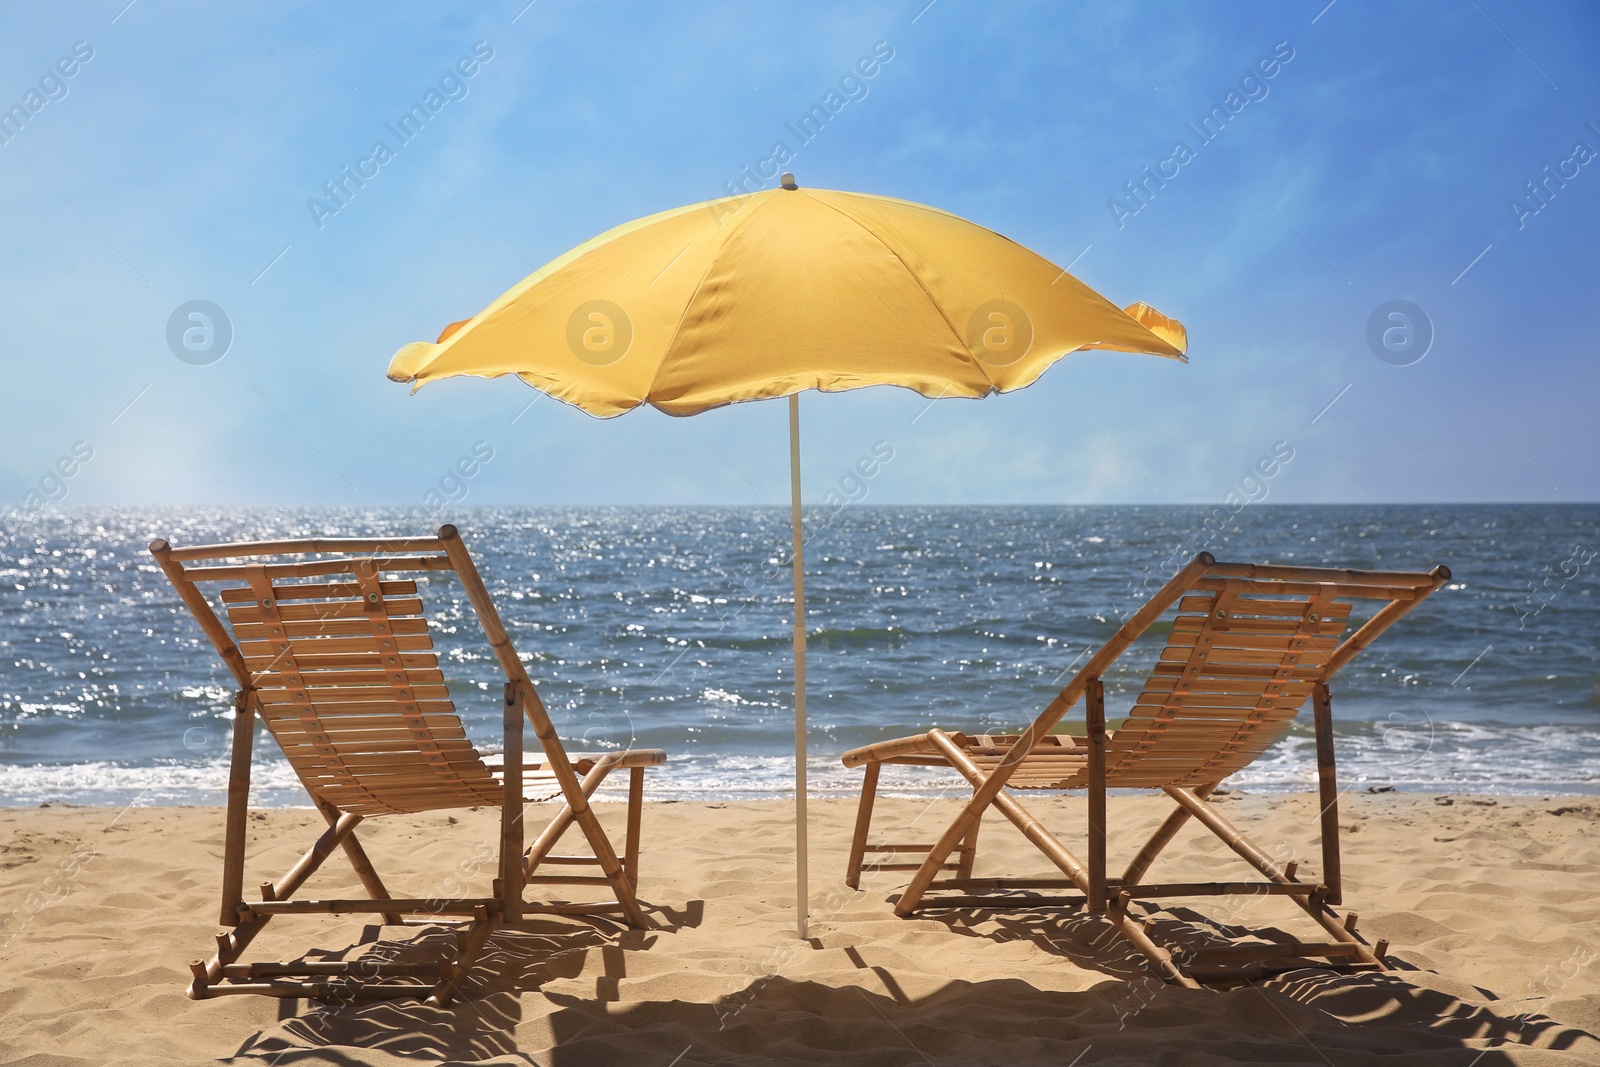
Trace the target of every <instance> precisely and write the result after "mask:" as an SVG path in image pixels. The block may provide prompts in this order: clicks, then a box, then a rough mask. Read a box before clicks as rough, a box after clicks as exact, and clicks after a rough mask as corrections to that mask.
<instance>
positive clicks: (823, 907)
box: [0, 793, 1600, 1067]
mask: <svg viewBox="0 0 1600 1067" xmlns="http://www.w3.org/2000/svg"><path fill="white" fill-rule="evenodd" d="M1032 803H1033V806H1034V808H1035V810H1036V811H1037V812H1038V813H1039V814H1040V815H1041V817H1045V818H1047V819H1049V820H1050V821H1051V823H1052V825H1054V826H1055V827H1056V828H1057V829H1058V832H1061V833H1062V834H1063V836H1064V838H1065V839H1066V840H1067V841H1068V843H1069V845H1070V844H1071V843H1072V842H1073V840H1074V839H1075V836H1076V834H1077V832H1078V828H1079V827H1081V825H1082V818H1083V815H1084V807H1083V801H1082V800H1081V799H1069V798H1042V799H1040V798H1036V799H1035V800H1034V801H1033V802H1032ZM1220 803H1222V804H1224V805H1225V806H1226V811H1227V813H1228V815H1229V816H1230V817H1231V818H1233V819H1234V820H1235V821H1236V822H1238V823H1239V824H1240V825H1241V826H1242V827H1244V828H1245V829H1246V830H1247V831H1248V832H1250V833H1251V834H1252V835H1253V836H1255V837H1256V839H1257V840H1258V841H1260V842H1261V843H1263V844H1265V845H1268V846H1273V845H1276V844H1277V843H1278V842H1284V841H1292V842H1298V843H1299V844H1298V851H1299V854H1300V855H1302V856H1304V857H1305V858H1306V861H1307V863H1306V868H1307V870H1308V871H1309V870H1311V869H1314V864H1313V863H1312V859H1313V857H1314V856H1315V854H1316V852H1315V847H1316V846H1315V837H1314V835H1313V834H1312V833H1311V832H1309V827H1310V825H1311V824H1310V821H1309V820H1310V819H1311V816H1312V814H1313V805H1312V802H1311V800H1310V798H1301V797H1285V796H1281V795H1270V794H1257V793H1249V794H1241V793H1234V794H1233V795H1231V796H1229V797H1227V798H1226V799H1223V800H1221V801H1220ZM1164 805H1165V802H1164V801H1163V800H1161V799H1160V798H1155V797H1131V798H1120V797H1119V798H1114V800H1113V806H1112V818H1113V820H1114V828H1113V839H1112V854H1113V856H1114V857H1115V856H1116V855H1117V854H1118V848H1119V846H1120V847H1121V848H1122V849H1123V850H1124V851H1123V853H1122V854H1123V855H1126V849H1127V848H1128V847H1130V845H1131V844H1132V843H1134V842H1135V839H1136V838H1137V837H1138V835H1139V834H1140V833H1141V832H1148V830H1149V829H1150V828H1151V827H1152V826H1154V824H1155V822H1156V821H1157V819H1158V818H1159V816H1160V815H1161V814H1162V813H1163V812H1164V810H1165V808H1164ZM951 810H952V808H951V802H950V801H939V802H936V803H935V804H934V805H933V806H932V807H931V808H930V807H929V805H928V802H926V801H913V800H893V801H883V802H881V806H880V813H881V814H880V821H881V822H882V823H883V824H885V825H888V824H891V823H892V824H894V825H900V826H904V825H907V824H910V823H912V822H913V821H915V822H916V824H917V831H916V832H917V833H920V834H922V835H924V836H926V835H927V834H929V833H931V832H932V831H933V830H935V829H937V826H938V824H939V823H940V822H941V821H942V820H943V819H945V818H947V817H948V814H949V813H950V811H951ZM813 812H814V820H813V830H812V833H813V842H814V844H813V853H814V854H813V872H814V874H813V901H814V908H815V916H814V921H813V927H812V933H813V938H812V940H811V941H810V942H799V941H797V940H795V939H794V938H793V936H792V929H793V918H792V911H791V906H792V886H793V873H792V871H793V868H792V866H791V853H790V849H789V846H788V842H789V841H790V835H791V832H792V831H791V821H790V819H791V815H790V807H789V805H788V804H785V803H782V802H776V801H774V802H751V803H728V804H714V803H652V804H651V805H650V806H649V808H648V810H647V811H646V813H645V829H646V833H647V835H648V836H647V845H646V848H645V851H644V857H643V864H642V867H643V871H642V880H643V893H642V895H643V897H644V898H645V899H646V900H647V901H648V902H649V905H650V915H651V919H652V922H653V924H654V925H653V928H652V929H649V930H646V931H629V930H625V929H617V928H615V927H613V926H611V925H609V924H607V923H605V922H603V921H602V922H584V921H578V920H571V921H568V920H561V921H551V920H540V921H533V922H529V923H527V924H525V925H524V926H523V927H522V928H519V929H515V930H508V931H506V932H504V933H502V934H500V935H497V936H496V938H495V939H494V941H493V942H492V943H491V950H490V951H489V953H488V954H487V955H486V956H485V957H484V959H483V961H482V966H481V967H480V969H479V970H478V972H477V976H476V980H475V981H474V983H473V985H472V988H471V989H470V992H469V995H468V997H467V998H466V999H465V1000H464V1001H463V1002H461V1003H460V1004H459V1005H457V1006H456V1007H453V1008H451V1009H449V1010H438V1009H432V1008H428V1007H425V1006H422V1005H420V1004H418V1003H415V1002H400V1003H376V1004H373V1003H368V1004H366V1005H364V1006H355V1005H334V1006H327V1005H319V1004H317V1003H315V1002H308V1001H283V1002H278V1001H273V1000H269V999H266V998H258V997H227V998H220V999H213V1000H208V1001H205V1002H198V1003H197V1002H192V1001H189V1000H187V999H186V998H185V996H184V993H183V989H184V985H185V982H186V979H187V971H186V964H187V961H188V960H189V959H190V958H192V957H195V956H201V955H207V954H209V951H208V949H209V940H210V937H211V935H212V933H213V932H214V930H215V926H214V923H215V918H216V908H217V901H216V891H217V883H218V871H219V869H220V867H219V861H220V855H221V841H222V833H221V831H222V816H221V812H219V811H217V810H215V809H206V808H134V809H131V810H128V811H125V812H122V813H120V814H119V813H118V812H116V811H114V810H106V809H98V808H74V807H66V806H60V805H52V806H48V807H44V808H38V809H3V810H0V924H3V926H4V932H0V942H4V945H3V947H0V1061H3V1062H7V1063H20V1064H33V1065H45V1064H103V1063H199V1062H206V1061H216V1060H227V1061H230V1062H232V1061H238V1062H246V1063H251V1062H259V1063H266V1064H274V1065H278V1064H282V1065H287V1064H298V1063H337V1064H379V1063H401V1062H405V1063H415V1062H417V1061H418V1059H419V1058H420V1059H422V1060H426V1061H436V1060H440V1059H448V1060H461V1061H480V1062H489V1063H508V1064H509V1063H517V1064H527V1063H537V1064H541V1065H544V1064H560V1065H574V1064H584V1065H590V1064H593V1065H607V1064H619V1065H626V1067H652V1065H661V1067H668V1065H671V1064H676V1065H679V1067H687V1065H690V1064H703V1063H741V1064H742V1063H796V1064H824V1063H825V1064H851V1065H853V1064H862V1065H866V1064H872V1065H877V1064H885V1065H887V1064H924V1063H933V1064H967V1063H974V1064H976V1063H1056V1064H1063V1065H1066V1064H1083V1065H1089V1064H1147V1063H1149V1064H1225V1063H1253V1064H1318V1065H1327V1064H1336V1065H1342V1064H1367V1063H1385V1064H1394V1063H1404V1064H1461V1065H1464V1067H1465V1065H1481V1067H1490V1065H1493V1064H1503V1063H1518V1064H1574V1063H1600V1040H1597V1039H1596V1038H1595V1037H1594V1036H1592V1035H1593V1034H1594V1033H1596V1032H1600V894H1597V893H1596V892H1595V872H1596V871H1597V869H1600V844H1597V837H1596V829H1597V821H1600V803H1597V802H1594V801H1588V800H1584V799H1573V798H1559V797H1558V798H1550V799H1540V798H1531V797H1530V798H1506V797H1500V798H1488V797H1467V796H1454V797H1442V796H1438V797H1436V796H1429V795H1418V794H1399V793H1386V794H1378V795H1374V794H1366V793H1353V794H1349V795H1347V796H1346V798H1345V800H1344V806H1343V822H1344V824H1345V828H1346V833H1345V838H1346V848H1345V870H1346V883H1345V884H1346V895H1347V900H1348V901H1349V902H1350V903H1351V904H1352V905H1353V906H1354V908H1355V910H1357V911H1359V912H1360V914H1361V925H1360V929H1361V931H1362V932H1363V934H1365V935H1366V936H1367V937H1369V938H1371V939H1377V938H1387V939H1389V940H1390V941H1391V942H1392V943H1393V948H1392V950H1391V961H1392V964H1393V970H1391V971H1388V972H1387V973H1369V974H1359V975H1342V976H1341V975H1337V974H1334V973H1333V972H1330V971H1326V970H1320V969H1305V970H1301V971H1296V972H1292V973H1289V974H1285V975H1282V976H1279V977H1276V978H1272V979H1269V980H1265V981H1261V982H1258V983H1254V984H1248V985H1242V986H1239V987H1237V988H1233V989H1228V990H1221V991H1219V990H1210V989H1208V990H1202V991H1198V992H1196V991H1188V990H1182V989H1176V988H1173V987H1169V986H1163V985H1160V984H1158V983H1156V982H1154V981H1153V980H1151V979H1149V978H1147V977H1145V976H1144V972H1143V970H1142V968H1141V967H1140V966H1139V964H1138V962H1137V961H1136V960H1135V959H1133V958H1131V957H1130V956H1129V955H1128V953H1127V952H1126V951H1125V950H1122V949H1120V948H1118V947H1117V946H1116V945H1115V944H1113V943H1111V942H1109V941H1108V940H1107V939H1106V938H1104V937H1103V936H1100V935H1101V932H1102V930H1103V928H1102V927H1100V926H1099V924H1098V922H1097V920H1094V919H1092V918H1088V917H1085V916H1083V915H1081V914H1078V913H1072V912H1068V913H1065V914H1062V913H1055V914H1051V913H1030V912H1012V913H987V912H986V913H951V912H945V913H938V914H932V915H928V916H926V917H921V918H914V919H910V920H903V919H897V918H895V917H894V916H893V914H892V912H891V911H890V907H889V904H888V898H889V897H890V896H891V895H892V894H893V893H894V891H895V890H896V888H897V887H898V886H899V885H900V884H902V881H903V878H904V875H900V874H893V873H879V874H876V875H871V876H869V877H868V878H867V879H866V880H865V881H864V882H863V891H862V892H859V893H856V892H850V891H848V890H845V889H844V887H843V884H842V881H841V873H842V870H843V865H844V854H845V848H846V845H847V842H848V834H849V828H850V822H851V818H852V814H853V806H852V805H851V804H850V803H849V802H846V801H821V802H815V803H814V805H813ZM620 815H621V810H620V808H619V807H617V806H615V805H607V806H605V810H604V811H603V818H604V819H605V820H606V821H607V822H608V823H609V824H611V825H613V826H615V825H616V824H617V822H618V820H619V817H620ZM314 819H315V816H314V813H312V812H310V811H308V810H295V809H282V810H272V811H266V812H258V813H255V814H254V815H253V817H252V822H251V828H252V831H253V852H252V862H251V866H250V869H249V871H248V872H247V879H246V884H248V885H254V884H256V883H257V882H259V881H260V880H261V879H262V878H263V877H265V876H268V875H272V874H276V873H278V872H279V871H280V870H281V869H282V867H284V866H285V865H287V863H288V862H289V861H290V860H291V858H292V857H293V856H294V855H295V854H297V853H298V851H299V850H300V849H301V848H302V847H303V846H304V844H305V843H306V842H307V841H308V840H309V837H310V831H311V828H312V823H313V820H314ZM361 834H362V837H363V840H364V842H365V843H366V846H367V849H368V851H369V853H370V854H371V855H372V856H373V858H374V861H375V862H376V863H377V864H378V866H379V869H380V870H381V871H382V872H384V874H385V876H386V877H387V879H388V881H389V885H390V888H391V890H392V891H395V892H397V893H404V894H405V895H414V896H428V895H431V894H436V893H448V892H449V891H450V887H451V885H452V884H453V883H452V879H456V878H458V877H459V876H461V875H462V874H471V872H472V870H473V868H474V866H475V863H474V860H475V858H477V859H481V858H482V857H484V856H487V855H490V852H489V849H490V848H491V847H492V842H493V840H494V836H495V813H493V812H490V811H476V812H460V813H458V814H457V815H456V816H450V815H446V814H443V813H435V814H430V815H427V816H422V817H418V818H415V819H406V818H398V817H396V818H386V819H377V820H372V821H369V822H368V823H367V824H366V825H365V826H363V828H362V831H361ZM1113 862H1114V861H1113ZM1023 871H1026V872H1035V873H1039V874H1044V873H1047V871H1046V869H1045V867H1044V865H1043V860H1042V859H1041V858H1040V857H1038V855H1037V854H1036V853H1034V852H1032V850H1031V848H1030V846H1028V845H1027V844H1026V843H1025V842H1024V841H1023V840H1022V839H1021V837H1020V836H1019V835H1017V834H1016V833H1014V832H1013V831H1012V830H1011V829H1010V827H1009V826H1008V825H1005V824H1003V823H1002V822H1000V821H999V820H998V819H997V818H996V817H994V816H991V818H990V820H989V821H988V822H986V823H985V831H984V839H983V841H982V842H981V847H980V854H979V860H978V868H977V871H976V873H977V874H978V875H980V876H981V875H984V874H986V873H987V874H1000V873H1014V872H1023ZM1224 871H1235V872H1237V874H1239V875H1241V876H1242V875H1244V874H1245V873H1246V872H1245V869H1244V868H1243V867H1241V866H1240V865H1239V864H1238V863H1237V861H1236V860H1234V859H1233V858H1232V854H1231V853H1228V852H1226V850H1225V849H1223V848H1222V847H1221V846H1220V845H1218V844H1216V843H1214V841H1212V839H1210V838H1209V837H1208V836H1203V834H1202V832H1201V831H1197V830H1194V829H1192V828H1191V829H1190V830H1187V831H1185V833H1184V835H1183V836H1181V837H1180V838H1179V840H1178V842H1177V843H1176V844H1175V845H1174V846H1173V848H1172V849H1171V850H1170V851H1169V853H1168V854H1167V856H1166V857H1164V858H1163V860H1162V861H1161V864H1160V865H1159V866H1158V868H1157V872H1156V873H1157V874H1158V875H1161V876H1163V877H1166V876H1173V877H1194V878H1217V877H1227V876H1228V875H1225V874H1224ZM357 886H358V883H356V882H355V880H354V879H353V877H351V876H350V874H349V871H348V868H347V867H344V866H343V864H342V860H341V859H340V858H338V857H335V859H333V860H331V861H330V862H329V865H328V867H327V868H326V869H325V870H324V871H323V872H321V873H319V874H318V875H317V876H316V877H315V878H314V879H313V881H312V883H310V885H308V887H307V889H306V890H305V891H304V893H303V894H302V895H307V894H313V893H314V894H315V895H322V896H337V895H354V894H355V892H356V891H357ZM1212 903H1213V904H1215V903H1216V902H1212ZM1253 904H1259V906H1252V907H1251V908H1249V909H1246V910H1244V911H1237V910H1235V911H1233V912H1231V913H1230V914H1229V915H1228V916H1226V918H1228V919H1229V920H1230V921H1231V922H1233V923H1235V924H1240V925H1243V924H1248V923H1251V922H1255V921H1264V922H1267V923H1271V924H1274V925H1276V926H1278V927H1279V928H1280V929H1284V930H1286V931H1289V932H1291V933H1297V934H1300V935H1302V936H1307V935H1309V936H1312V937H1313V938H1314V939H1320V938H1318V937H1316V932H1315V929H1314V927H1310V925H1309V924H1308V923H1306V922H1305V921H1304V919H1303V917H1300V918H1297V915H1298V913H1297V912H1296V911H1295V910H1294V909H1293V908H1292V907H1291V906H1289V905H1287V904H1284V903H1283V902H1281V901H1277V902H1253ZM1175 906H1176V907H1179V908H1186V907H1187V906H1188V905H1187V904H1178V905H1175ZM1203 906H1204V905H1203V904H1201V903H1200V902H1196V904H1195V910H1200V909H1201V908H1203ZM1183 914H1186V915H1192V913H1191V912H1184V913H1183ZM385 933H387V935H389V936H395V937H397V936H400V935H401V934H403V933H405V931H399V930H395V929H393V928H391V929H389V930H388V931H380V930H379V929H377V928H373V927H367V926H365V925H364V923H363V920H361V919H359V918H357V919H345V918H339V919H333V918H328V919H282V920H277V921H275V922H274V924H273V926H272V927H270V928H269V929H268V931H267V932H266V933H264V934H263V935H262V937H261V938H260V939H258V941H257V942H256V946H255V949H254V951H253V954H254V955H255V958H266V959H292V958H295V957H296V956H297V955H299V954H301V953H304V952H320V953H323V954H333V955H339V954H348V953H351V952H362V951H367V950H369V949H370V945H365V946H364V945H361V944H360V942H363V941H366V942H371V941H372V940H373V939H374V938H377V937H380V936H383V934H385Z"/></svg>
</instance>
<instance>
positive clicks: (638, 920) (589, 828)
mask: <svg viewBox="0 0 1600 1067" xmlns="http://www.w3.org/2000/svg"><path fill="white" fill-rule="evenodd" d="M512 684H514V685H515V686H516V689H517V692H518V693H519V694H520V703H521V705H522V710H523V713H524V714H526V715H527V716H528V720H529V721H530V722H532V723H533V733H534V736H535V737H537V738H538V739H539V745H540V747H542V748H543V749H544V754H545V756H546V758H548V760H549V761H550V770H551V771H552V772H553V773H554V774H555V776H556V781H557V782H558V783H560V785H561V792H562V794H563V795H564V796H565V797H566V799H567V807H569V808H571V809H572V817H573V818H574V819H575V820H576V821H577V823H578V826H579V828H580V829H582V831H583V836H584V837H585V838H586V839H587V840H588V842H589V847H590V848H591V849H593V850H594V855H595V858H596V859H597V860H599V861H600V872H601V873H602V874H604V875H605V878H606V881H607V882H609V883H610V884H611V888H612V890H613V891H614V892H615V893H616V894H617V903H618V904H620V905H621V906H622V913H623V915H624V916H625V917H626V918H627V920H628V925H629V926H631V927H633V928H634V929H635V930H642V929H643V928H644V926H645V918H644V911H643V909H641V908H640V907H639V899H638V898H637V897H636V896H634V892H633V886H631V885H629V884H628V879H627V876H626V874H625V873H624V872H623V869H622V861H621V860H619V859H617V853H616V850H615V849H613V848H612V847H611V839H610V838H608V837H607V836H606V832H605V829H604V828H603V827H602V826H601V825H600V820H599V819H598V818H596V817H595V813H594V809H593V808H591V807H589V797H588V795H587V794H586V793H584V791H583V786H582V785H581V784H580V783H579V782H578V776H577V775H576V774H574V773H573V772H572V764H570V763H569V762H567V753H566V750H565V749H563V748H562V747H561V739H560V738H559V737H558V736H557V735H556V728H555V726H554V725H553V724H552V723H551V722H550V716H549V714H548V713H546V711H545V710H544V703H543V702H542V701H540V699H539V694H538V693H537V692H536V691H535V690H534V688H533V686H532V685H529V684H527V683H526V682H515V683H512ZM610 770H611V765H610V764H608V763H605V762H604V761H602V762H601V763H599V764H597V765H596V766H595V768H594V770H592V771H590V772H589V774H588V775H586V776H585V777H586V778H587V777H593V776H594V775H595V773H596V772H599V774H600V778H604V777H605V775H606V774H607V773H609V772H610ZM595 784H596V785H598V784H599V779H597V780H596V782H595Z"/></svg>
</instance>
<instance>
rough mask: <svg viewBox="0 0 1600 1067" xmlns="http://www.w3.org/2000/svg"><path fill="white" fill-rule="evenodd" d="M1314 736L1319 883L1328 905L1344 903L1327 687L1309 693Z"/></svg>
mask: <svg viewBox="0 0 1600 1067" xmlns="http://www.w3.org/2000/svg"><path fill="white" fill-rule="evenodd" d="M1311 707H1312V714H1313V716H1314V717H1315V724H1316V733H1317V801H1318V807H1319V808H1320V809H1321V811H1322V833H1321V838H1322V883H1323V885H1326V886H1327V887H1328V896H1327V901H1328V903H1329V904H1342V903H1344V886H1343V881H1344V877H1343V871H1342V870H1341V869H1340V863H1339V782H1338V776H1337V775H1336V773H1335V770H1334V764H1333V702H1332V700H1331V699H1330V698H1329V696H1328V687H1327V685H1326V684H1325V683H1324V684H1319V685H1318V686H1317V687H1316V689H1314V690H1312V692H1311Z"/></svg>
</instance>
